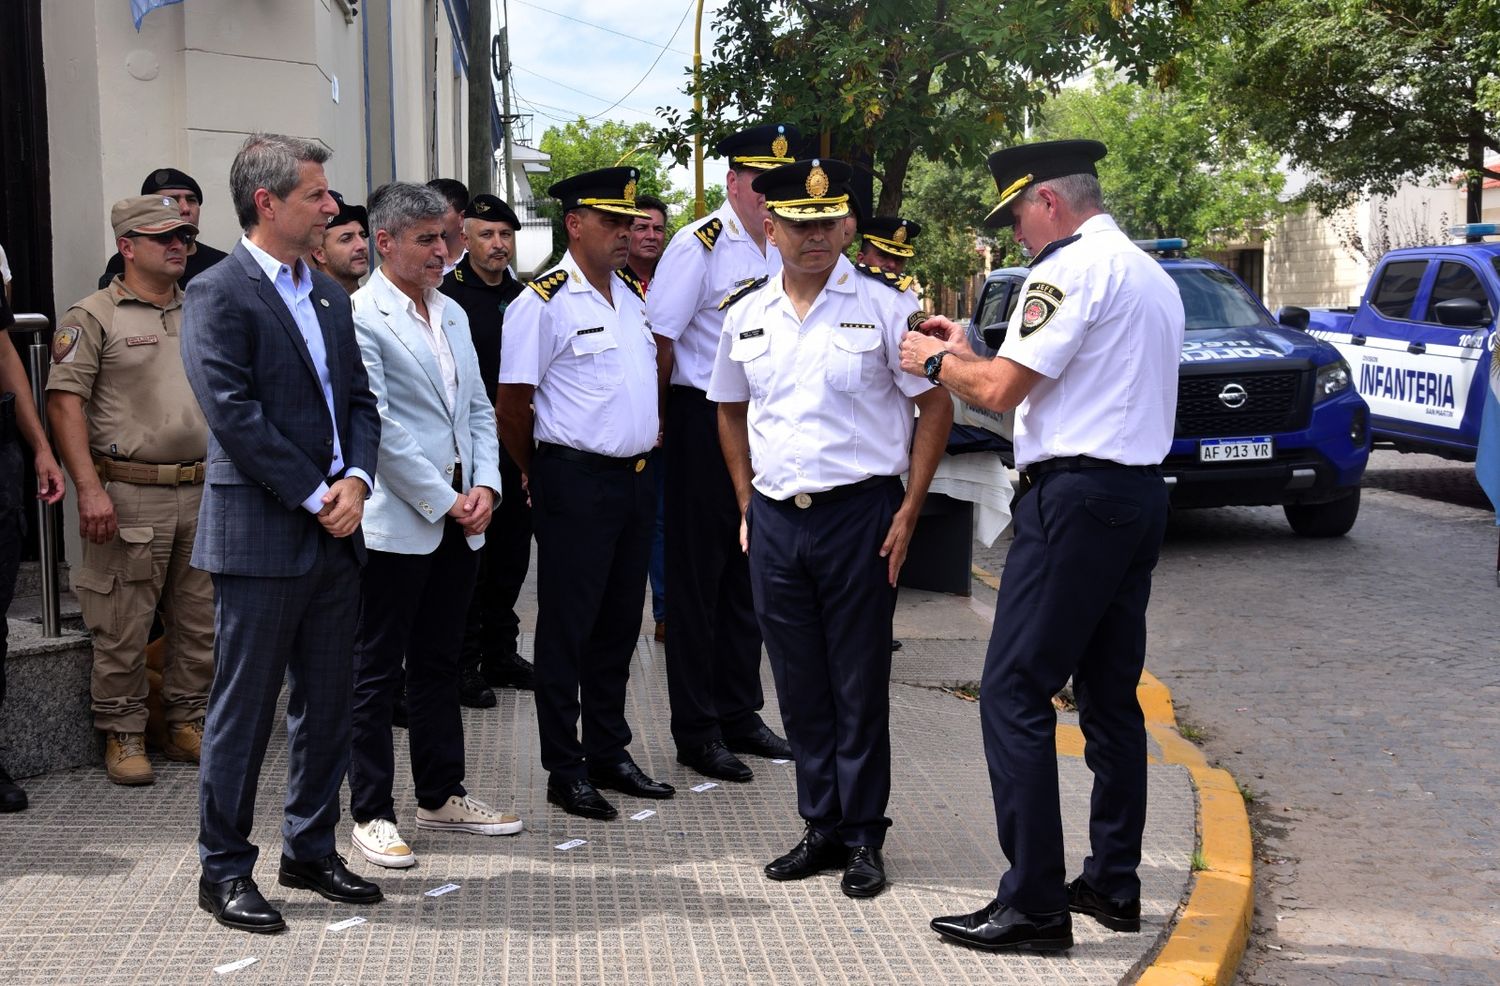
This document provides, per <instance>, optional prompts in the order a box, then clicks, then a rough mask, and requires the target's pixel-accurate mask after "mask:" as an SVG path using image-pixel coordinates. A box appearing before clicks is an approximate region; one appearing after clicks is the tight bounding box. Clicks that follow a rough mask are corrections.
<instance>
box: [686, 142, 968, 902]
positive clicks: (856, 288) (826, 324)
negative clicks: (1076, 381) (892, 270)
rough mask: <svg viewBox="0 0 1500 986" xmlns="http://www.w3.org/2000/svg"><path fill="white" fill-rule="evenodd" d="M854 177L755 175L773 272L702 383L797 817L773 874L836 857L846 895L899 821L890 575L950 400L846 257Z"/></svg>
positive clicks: (877, 872)
mask: <svg viewBox="0 0 1500 986" xmlns="http://www.w3.org/2000/svg"><path fill="white" fill-rule="evenodd" d="M849 176H850V169H849V167H848V166H847V165H845V164H843V163H841V162H838V161H829V160H823V159H812V160H806V161H799V162H797V163H795V164H790V165H787V166H785V167H782V168H777V169H775V170H773V171H769V172H767V173H766V174H764V175H761V176H760V177H759V178H757V179H755V186H754V187H755V188H756V190H757V191H760V192H762V193H763V194H764V195H765V196H766V207H767V209H768V210H769V211H770V213H771V216H772V218H770V219H767V220H766V222H765V226H766V228H767V231H768V236H769V238H770V240H771V242H772V243H773V245H774V246H775V247H776V248H777V249H778V250H779V251H780V253H781V258H782V270H781V273H780V274H778V275H775V276H772V277H768V278H762V279H758V280H756V281H754V282H752V283H751V284H749V285H746V286H744V287H742V288H741V289H739V290H738V291H736V292H735V293H732V294H731V295H730V296H729V297H728V298H726V299H725V301H724V303H723V304H724V305H725V307H726V308H727V309H728V314H727V315H726V317H725V319H724V329H723V333H722V334H721V336H720V340H719V349H718V353H717V354H716V359H715V363H714V372H713V379H712V382H711V383H710V386H709V391H708V397H709V400H712V401H717V402H719V405H718V407H719V429H720V436H721V438H722V443H723V449H724V458H725V462H726V463H727V465H728V468H729V471H730V474H731V475H732V477H733V479H734V486H735V492H736V495H737V498H738V504H739V506H740V509H741V510H742V511H743V515H744V525H743V527H742V528H741V543H742V545H745V548H746V551H747V552H748V555H749V567H750V583H751V587H752V589H753V593H754V601H755V614H756V617H757V619H758V620H759V624H760V629H761V633H762V634H763V635H764V637H765V641H766V652H767V654H768V655H769V658H770V662H771V671H772V673H773V675H774V677H775V680H776V691H777V694H778V695H779V696H780V699H781V716H782V721H783V722H784V723H785V724H786V730H787V739H788V740H789V741H790V742H791V746H792V750H793V752H794V754H795V757H796V762H797V810H798V813H799V814H800V815H801V816H802V818H803V820H804V821H805V823H806V830H805V832H804V833H803V837H802V839H801V841H800V842H798V843H797V845H796V846H795V847H794V848H793V849H792V850H791V851H790V852H788V853H786V854H785V855H783V856H781V857H779V858H778V859H775V860H773V861H772V862H771V863H769V864H768V865H767V866H766V867H765V872H766V876H767V877H769V878H770V879H773V880H799V879H803V878H805V877H810V876H813V875H814V874H816V873H818V872H821V871H822V870H826V869H843V871H844V876H843V881H842V883H841V888H842V890H843V892H844V893H845V894H847V895H848V896H850V897H873V896H875V895H876V894H878V893H880V892H881V891H882V890H884V889H885V885H886V878H885V865H884V860H883V859H882V856H881V852H882V847H883V846H884V843H885V835H886V830H887V828H888V827H889V826H890V824H891V822H890V819H889V818H887V817H886V814H885V812H886V807H887V803H888V801H889V798H890V788H891V747H890V696H889V683H890V671H891V646H890V645H891V620H892V617H893V615H894V611H895V603H896V589H895V586H896V580H897V577H898V575H899V573H900V569H901V565H902V562H903V561H904V560H905V557H906V549H907V545H908V544H909V543H910V539H911V536H912V531H913V529H914V527H915V525H916V518H917V513H918V511H919V510H920V509H921V506H922V501H923V499H924V498H925V497H926V494H927V488H928V484H929V483H930V481H931V479H932V474H933V470H934V469H935V468H936V467H937V462H938V459H939V458H940V457H941V455H942V452H943V447H944V444H945V442H946V440H947V436H948V428H949V426H950V424H951V423H952V420H953V406H952V403H951V402H950V401H949V399H948V395H946V394H944V393H943V392H942V391H940V390H937V389H935V388H933V387H932V385H931V384H929V383H928V382H927V381H925V380H918V379H914V378H912V377H909V376H907V375H905V374H903V373H902V372H901V365H900V341H901V336H902V333H903V332H904V331H905V329H906V326H907V324H908V322H909V321H910V320H912V319H913V318H914V317H917V311H916V309H917V304H916V299H915V298H914V297H913V295H912V292H911V291H910V290H909V287H910V283H909V281H907V280H905V279H902V278H898V277H895V276H894V275H889V274H886V273H885V272H884V271H878V270H874V269H872V268H868V267H855V266H854V265H853V264H851V263H850V262H849V260H848V259H847V258H846V257H845V256H844V255H843V247H844V245H845V243H844V238H845V227H844V218H845V217H846V216H847V215H848V212H849V205H848V200H849V194H848V187H847V183H848V180H849ZM913 405H915V406H916V407H917V408H919V409H920V411H921V417H920V419H918V420H917V422H916V424H915V428H914V427H913ZM908 471H909V472H910V477H911V478H910V481H909V483H908V484H907V486H906V487H905V488H903V487H902V483H901V479H900V476H901V474H902V473H905V472H908ZM673 632H675V628H672V629H669V630H668V639H670V635H671V634H672V633H673Z"/></svg>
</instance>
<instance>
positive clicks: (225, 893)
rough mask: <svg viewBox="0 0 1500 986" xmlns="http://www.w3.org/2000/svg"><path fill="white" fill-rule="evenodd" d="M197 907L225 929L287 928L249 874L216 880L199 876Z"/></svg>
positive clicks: (266, 931) (261, 931)
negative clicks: (210, 915)
mask: <svg viewBox="0 0 1500 986" xmlns="http://www.w3.org/2000/svg"><path fill="white" fill-rule="evenodd" d="M198 906H199V907H201V908H203V909H204V910H205V911H207V912H208V913H210V914H212V915H213V916H214V920H215V921H217V922H219V923H220V924H222V925H223V926H224V927H226V928H237V929H239V930H240V931H253V932H255V933H257V934H271V933H272V932H276V931H281V930H283V929H284V928H286V922H285V921H283V920H282V919H281V912H280V911H278V910H277V909H276V908H274V907H272V906H271V905H270V904H268V903H266V899H265V898H264V897H262V896H261V895H260V888H258V887H257V886H256V885H255V881H254V880H252V879H250V878H249V877H248V876H237V877H235V878H234V879H232V880H225V881H223V882H221V883H214V882H212V881H211V880H209V879H208V878H207V877H199V878H198Z"/></svg>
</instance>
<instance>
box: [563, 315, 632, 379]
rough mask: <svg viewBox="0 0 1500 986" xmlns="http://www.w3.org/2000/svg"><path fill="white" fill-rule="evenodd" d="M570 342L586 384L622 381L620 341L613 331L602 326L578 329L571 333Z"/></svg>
mask: <svg viewBox="0 0 1500 986" xmlns="http://www.w3.org/2000/svg"><path fill="white" fill-rule="evenodd" d="M570 344H571V346H572V349H573V355H574V356H577V357H578V359H579V361H580V363H581V365H582V367H583V375H584V380H585V383H586V385H587V386H591V387H605V386H614V385H616V384H619V383H621V382H623V381H624V379H625V364H624V363H623V362H621V357H620V343H619V341H618V340H617V339H616V338H615V334H614V332H613V331H611V330H610V329H607V328H603V327H599V328H591V329H590V328H584V329H579V330H577V331H576V332H574V333H573V337H572V339H571V340H570Z"/></svg>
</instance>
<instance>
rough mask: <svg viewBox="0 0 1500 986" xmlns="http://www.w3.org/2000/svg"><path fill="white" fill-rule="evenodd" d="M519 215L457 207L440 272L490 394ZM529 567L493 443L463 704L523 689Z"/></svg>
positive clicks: (498, 203)
mask: <svg viewBox="0 0 1500 986" xmlns="http://www.w3.org/2000/svg"><path fill="white" fill-rule="evenodd" d="M520 229H521V220H520V219H519V218H518V217H517V216H516V214H515V211H514V210H512V209H511V207H510V206H509V205H507V204H506V203H505V202H504V201H503V200H501V199H499V198H497V197H496V196H494V195H488V194H480V195H476V196H474V199H473V201H471V202H470V203H469V204H468V206H467V207H466V208H465V209H464V228H463V238H464V245H465V247H466V252H465V254H464V258H463V259H462V260H460V261H459V262H458V265H457V266H456V267H454V268H453V270H452V271H450V272H449V273H448V276H447V277H445V278H443V287H442V292H443V294H445V295H447V296H448V297H450V298H452V299H453V300H454V301H456V302H458V304H459V307H461V308H462V309H463V310H464V313H465V314H467V315H468V316H469V332H470V334H471V335H472V337H473V339H474V351H475V352H476V353H477V354H478V356H479V376H480V378H481V379H483V380H484V391H485V393H487V394H489V395H490V401H491V402H493V401H494V400H495V390H496V388H497V387H498V386H499V384H500V335H501V328H502V326H503V325H504V323H505V309H506V307H507V306H509V305H510V303H511V302H513V301H515V300H516V296H517V295H519V294H520V293H521V289H522V284H521V282H520V280H519V279H518V278H517V277H516V275H515V272H514V271H512V270H511V269H510V265H511V261H512V260H513V259H514V258H515V252H516V233H517V232H519V231H520ZM530 565H531V508H530V507H528V506H527V505H526V491H525V490H524V489H522V488H521V470H520V469H519V468H517V467H516V464H515V462H514V461H513V460H512V459H511V457H510V455H509V453H507V452H506V451H505V446H504V445H502V446H501V447H500V502H499V504H497V505H496V507H495V514H494V517H493V519H492V520H491V521H490V527H489V530H488V531H487V532H486V536H485V541H484V547H483V548H481V549H480V553H479V579H478V581H477V582H476V583H475V586H474V601H473V602H472V603H470V605H469V620H468V625H467V627H466V628H465V630H464V645H463V657H462V662H461V668H462V672H461V677H460V678H459V689H458V698H459V701H460V702H462V703H463V704H464V705H467V706H469V707H470V708H478V709H487V708H490V707H491V706H493V705H494V704H495V694H494V692H492V691H490V686H491V685H493V686H495V687H497V688H501V687H504V688H530V687H531V684H532V667H531V663H530V662H529V661H526V660H524V659H523V658H522V657H521V655H520V654H519V653H518V651H517V647H516V644H517V641H518V640H519V639H520V633H521V620H520V617H518V616H517V615H516V599H517V598H519V596H520V594H521V585H522V583H524V582H525V581H526V571H527V569H528V568H529V567H530Z"/></svg>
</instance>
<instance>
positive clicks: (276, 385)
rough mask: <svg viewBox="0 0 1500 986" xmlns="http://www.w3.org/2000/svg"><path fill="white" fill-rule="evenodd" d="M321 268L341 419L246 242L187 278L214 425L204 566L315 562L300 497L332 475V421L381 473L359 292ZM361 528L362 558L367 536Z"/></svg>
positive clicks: (194, 364) (202, 539)
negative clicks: (354, 297)
mask: <svg viewBox="0 0 1500 986" xmlns="http://www.w3.org/2000/svg"><path fill="white" fill-rule="evenodd" d="M312 276H313V290H312V303H313V309H314V311H316V312H317V315H318V323H319V325H320V326H321V327H322V330H323V343H324V347H325V348H326V350H327V354H328V376H329V381H330V383H331V384H332V387H333V409H334V420H333V421H330V420H329V416H328V405H327V403H326V402H325V401H324V399H323V390H322V387H321V385H320V384H319V382H318V376H317V372H316V371H315V370H314V369H313V362H312V356H311V355H310V354H309V353H308V350H307V344H306V343H305V342H303V340H302V333H301V332H300V331H299V330H298V328H297V323H296V322H295V321H294V320H293V319H292V313H291V312H290V311H288V310H287V306H286V303H285V302H283V301H282V300H281V296H280V295H279V294H277V293H276V286H275V284H273V283H272V282H271V281H270V280H268V279H267V278H266V276H265V273H264V272H263V271H262V270H261V269H260V266H259V265H258V264H257V263H256V262H255V258H254V257H252V256H251V255H250V252H249V251H248V250H246V249H245V246H244V244H243V243H239V244H236V246H235V248H234V251H233V252H232V253H230V255H229V256H228V257H227V258H225V259H224V260H223V261H221V262H220V263H218V264H215V265H214V266H213V267H211V268H209V269H208V270H206V271H204V272H203V273H202V274H199V275H198V276H197V277H195V278H193V282H192V284H190V285H189V286H188V293H187V296H186V298H185V299H184V301H183V320H182V358H183V363H184V366H185V369H186V370H187V378H188V384H189V385H190V386H191V387H192V388H193V393H194V395H196V396H197V398H198V404H199V406H201V407H202V408H203V415H204V417H206V418H207V419H208V427H209V436H208V468H207V481H206V484H205V487H204V491H203V506H202V509H201V510H200V512H199V515H198V538H197V541H196V542H195V543H194V545H193V560H192V564H193V567H195V568H199V569H203V570H204V571H208V572H216V573H220V574H225V575H252V576H281V577H285V576H293V575H301V574H304V573H305V572H307V571H308V570H309V569H311V568H312V565H313V561H314V560H315V558H316V557H317V549H318V538H319V537H322V536H324V535H323V533H322V530H323V529H322V525H321V524H319V523H318V519H317V518H316V517H315V516H313V515H312V514H311V513H309V512H308V511H307V510H304V509H303V507H302V501H303V500H305V499H307V498H308V497H309V496H311V495H312V493H313V491H314V490H316V489H317V488H318V484H319V483H321V482H323V481H324V480H325V479H326V478H327V477H328V472H329V469H330V467H331V465H332V462H333V436H334V428H337V429H338V436H339V444H340V448H341V451H342V452H343V456H344V465H345V467H346V468H358V469H362V470H364V471H365V473H366V474H368V475H370V476H374V475H375V461H376V456H377V453H378V450H379V447H380V415H379V413H378V412H377V411H376V408H375V397H374V395H372V394H371V393H370V388H369V385H368V382H367V381H366V378H365V367H364V363H363V362H362V361H361V360H360V357H359V346H358V344H357V343H356V342H355V339H354V322H353V317H352V314H351V311H350V307H349V296H348V295H347V294H345V293H344V290H343V288H341V287H339V285H338V283H337V282H335V281H334V280H333V279H332V278H330V277H328V276H327V275H324V274H320V273H317V272H313V275H312ZM351 537H352V539H353V545H354V550H355V554H356V556H357V557H358V558H359V560H360V562H361V564H363V562H364V557H365V549H364V539H363V536H362V534H361V533H360V531H358V530H356V531H355V532H354V534H352V535H351Z"/></svg>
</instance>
